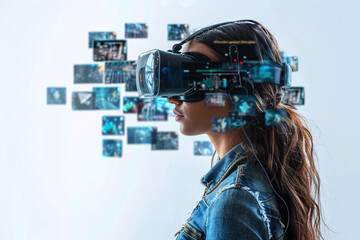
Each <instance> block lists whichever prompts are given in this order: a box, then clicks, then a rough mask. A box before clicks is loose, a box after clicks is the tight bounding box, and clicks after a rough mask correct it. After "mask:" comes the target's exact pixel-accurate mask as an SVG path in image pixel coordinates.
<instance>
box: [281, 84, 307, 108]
mask: <svg viewBox="0 0 360 240" xmlns="http://www.w3.org/2000/svg"><path fill="white" fill-rule="evenodd" d="M283 103H284V104H287V105H305V89H304V87H290V88H288V89H285V90H284V97H283Z"/></svg>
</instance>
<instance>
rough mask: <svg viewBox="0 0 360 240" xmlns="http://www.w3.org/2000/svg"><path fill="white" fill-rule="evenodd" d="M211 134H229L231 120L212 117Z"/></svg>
mask: <svg viewBox="0 0 360 240" xmlns="http://www.w3.org/2000/svg"><path fill="white" fill-rule="evenodd" d="M211 131H212V132H230V131H231V118H230V117H219V118H218V117H212V118H211Z"/></svg>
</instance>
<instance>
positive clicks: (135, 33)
mask: <svg viewBox="0 0 360 240" xmlns="http://www.w3.org/2000/svg"><path fill="white" fill-rule="evenodd" d="M147 37H148V26H147V24H146V23H125V38H147Z"/></svg>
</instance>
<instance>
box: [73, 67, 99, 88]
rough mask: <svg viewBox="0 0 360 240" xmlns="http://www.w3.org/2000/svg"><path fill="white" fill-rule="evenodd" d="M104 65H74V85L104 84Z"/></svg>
mask: <svg viewBox="0 0 360 240" xmlns="http://www.w3.org/2000/svg"><path fill="white" fill-rule="evenodd" d="M103 79H104V65H103V64H101V63H99V64H97V63H94V64H76V65H74V83H75V84H77V83H103Z"/></svg>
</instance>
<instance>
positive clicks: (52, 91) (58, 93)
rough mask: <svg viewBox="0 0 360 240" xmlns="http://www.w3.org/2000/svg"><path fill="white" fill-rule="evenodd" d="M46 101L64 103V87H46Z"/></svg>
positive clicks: (52, 103)
mask: <svg viewBox="0 0 360 240" xmlns="http://www.w3.org/2000/svg"><path fill="white" fill-rule="evenodd" d="M46 103H47V104H49V105H60V104H61V105H63V104H66V88H65V87H48V88H47V89H46Z"/></svg>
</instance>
